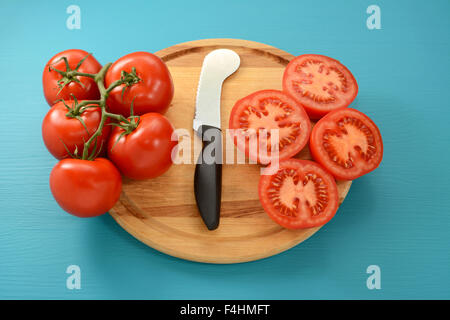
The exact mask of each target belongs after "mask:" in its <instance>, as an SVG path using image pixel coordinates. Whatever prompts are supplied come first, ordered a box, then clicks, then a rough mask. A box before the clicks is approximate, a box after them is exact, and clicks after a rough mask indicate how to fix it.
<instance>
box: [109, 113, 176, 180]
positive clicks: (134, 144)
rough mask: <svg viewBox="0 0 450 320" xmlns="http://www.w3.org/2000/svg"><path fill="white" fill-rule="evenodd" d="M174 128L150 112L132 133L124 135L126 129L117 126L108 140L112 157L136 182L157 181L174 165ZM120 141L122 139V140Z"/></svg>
mask: <svg viewBox="0 0 450 320" xmlns="http://www.w3.org/2000/svg"><path fill="white" fill-rule="evenodd" d="M173 130H174V129H173V127H172V125H171V124H170V122H169V120H167V118H166V117H164V116H163V115H161V114H159V113H154V112H153V113H147V114H144V115H143V116H141V117H140V120H139V124H138V126H137V128H136V129H134V130H133V131H132V132H131V133H129V134H126V135H124V136H122V137H121V138H120V139H119V137H120V135H121V134H122V133H123V132H124V130H123V129H122V128H119V127H116V128H114V129H113V131H112V132H111V136H110V138H109V141H108V157H109V159H111V161H112V162H114V164H115V165H116V166H117V167H118V168H119V170H120V171H121V172H122V174H123V175H125V176H127V177H129V178H132V179H149V178H155V177H158V176H160V175H162V174H163V173H164V172H166V171H167V170H168V169H169V168H170V166H171V165H172V157H171V155H172V150H173V149H174V148H175V147H176V145H177V143H178V142H177V141H172V139H171V138H172V133H173ZM118 139H119V140H118Z"/></svg>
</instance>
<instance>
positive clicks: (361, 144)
mask: <svg viewBox="0 0 450 320" xmlns="http://www.w3.org/2000/svg"><path fill="white" fill-rule="evenodd" d="M310 150H311V155H312V156H313V158H314V160H316V161H317V162H319V163H320V164H321V165H322V166H323V167H324V168H325V169H327V170H328V172H330V173H331V174H332V175H333V176H335V177H336V179H340V180H354V179H356V178H358V177H360V176H362V175H364V174H366V173H368V172H370V171H372V170H374V169H375V168H377V167H378V165H379V164H380V162H381V159H382V158H383V141H382V139H381V134H380V130H379V129H378V127H377V126H376V125H375V123H374V122H373V121H372V120H371V119H370V118H369V117H368V116H366V115H365V114H364V113H362V112H360V111H358V110H355V109H351V108H346V109H341V110H336V111H333V112H330V113H329V114H327V115H326V116H325V117H323V118H322V119H320V120H319V121H318V122H317V124H316V125H315V126H314V128H313V131H312V133H311V141H310Z"/></svg>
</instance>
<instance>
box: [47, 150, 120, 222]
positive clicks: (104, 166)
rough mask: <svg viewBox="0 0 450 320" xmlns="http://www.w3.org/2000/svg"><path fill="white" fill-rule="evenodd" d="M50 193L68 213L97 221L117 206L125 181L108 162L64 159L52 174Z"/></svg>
mask: <svg viewBox="0 0 450 320" xmlns="http://www.w3.org/2000/svg"><path fill="white" fill-rule="evenodd" d="M50 190H51V191H52V194H53V197H54V198H55V200H56V202H57V203H58V204H59V205H60V206H61V208H63V209H64V210H65V211H67V212H68V213H70V214H73V215H75V216H78V217H82V218H86V217H95V216H98V215H101V214H103V213H105V212H107V211H108V210H109V209H111V208H112V207H113V206H114V204H115V203H116V202H117V200H118V199H119V196H120V192H121V190H122V178H121V176H120V172H119V171H118V170H117V168H116V167H115V166H114V165H113V164H112V163H111V161H109V160H108V159H105V158H97V159H95V160H93V161H89V160H79V159H63V160H61V161H59V162H58V163H57V164H56V165H55V167H54V168H53V170H52V172H51V173H50Z"/></svg>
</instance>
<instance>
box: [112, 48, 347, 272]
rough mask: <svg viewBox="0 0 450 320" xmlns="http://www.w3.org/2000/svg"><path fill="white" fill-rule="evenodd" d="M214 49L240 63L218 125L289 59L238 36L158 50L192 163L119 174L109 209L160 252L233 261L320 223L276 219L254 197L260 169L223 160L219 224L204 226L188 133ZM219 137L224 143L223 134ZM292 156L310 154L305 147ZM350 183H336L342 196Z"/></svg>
mask: <svg viewBox="0 0 450 320" xmlns="http://www.w3.org/2000/svg"><path fill="white" fill-rule="evenodd" d="M218 48H228V49H232V50H234V51H235V52H237V53H238V54H239V56H240V58H241V66H240V68H239V69H238V70H237V71H236V73H234V74H233V75H231V76H230V77H229V78H228V79H227V80H226V81H225V83H224V85H223V91H222V105H221V108H222V109H221V111H222V114H221V117H222V129H226V128H228V119H229V116H230V111H231V109H232V107H233V105H234V103H235V101H236V100H238V99H240V98H242V97H244V96H246V95H248V94H250V93H252V92H254V91H257V90H261V89H281V78H282V75H283V71H284V68H285V66H286V65H287V64H288V62H289V61H290V59H292V58H293V57H294V56H293V55H291V54H289V53H287V52H284V51H282V50H280V49H277V48H274V47H271V46H268V45H265V44H261V43H257V42H252V41H246V40H235V39H207V40H198V41H192V42H186V43H182V44H178V45H175V46H172V47H169V48H166V49H163V50H161V51H159V52H157V53H156V55H158V56H159V57H161V58H162V59H163V60H164V61H165V63H166V64H167V66H168V67H169V70H170V73H171V74H172V77H173V82H174V86H175V95H174V98H173V101H172V104H171V107H170V108H169V111H168V112H167V113H166V116H167V117H168V118H169V119H170V121H171V122H172V124H173V125H174V127H175V128H184V129H186V132H187V133H188V134H189V136H190V137H189V136H188V135H186V136H183V137H182V139H185V140H183V146H185V145H187V144H190V143H191V146H192V147H191V149H192V152H191V155H192V157H190V159H191V164H174V165H172V167H171V168H170V169H169V171H167V172H166V173H165V174H163V175H162V176H160V177H158V178H156V179H150V180H144V181H133V180H130V179H126V178H124V181H123V182H124V183H123V191H122V195H121V197H120V200H119V201H118V203H117V204H116V205H115V206H114V208H113V209H111V211H110V214H111V216H112V217H113V218H114V219H115V220H116V221H117V222H118V223H119V224H120V225H121V226H122V227H123V228H124V229H125V230H127V231H128V232H129V233H130V234H131V235H133V236H134V237H136V238H137V239H139V240H140V241H142V242H144V243H145V244H147V245H149V246H150V247H152V248H155V249H156V250H159V251H161V252H164V253H167V254H169V255H172V256H175V257H178V258H182V259H187V260H192V261H198V262H208V263H238V262H246V261H252V260H257V259H261V258H265V257H270V256H272V255H275V254H277V253H280V252H282V251H284V250H287V249H289V248H291V247H293V246H295V245H297V244H299V243H300V242H302V241H304V240H306V239H307V238H309V237H310V236H311V235H313V234H314V233H315V232H317V230H319V229H320V228H319V227H317V228H309V229H302V230H295V231H294V230H287V229H284V228H282V227H280V226H278V225H277V224H276V223H275V222H273V221H272V220H271V219H270V218H269V217H268V216H267V214H266V213H265V212H264V210H263V209H262V207H261V205H260V203H259V200H258V181H259V177H260V167H259V165H256V164H248V163H247V164H229V165H228V164H225V165H223V184H222V209H221V210H222V211H221V220H220V226H219V228H218V229H216V230H214V231H208V230H207V229H206V227H205V226H204V224H203V221H202V219H201V217H200V215H199V213H198V211H197V207H196V204H195V196H194V184H193V181H194V169H195V165H194V163H195V161H196V159H197V154H198V152H197V154H194V151H193V150H194V147H193V144H194V141H193V140H194V139H198V138H197V137H196V136H195V135H194V134H193V130H192V119H193V117H194V108H195V98H196V91H197V84H198V80H199V76H200V70H201V66H202V62H203V58H204V57H205V55H206V54H207V53H209V52H210V51H212V50H215V49H218ZM223 141H224V148H226V140H225V136H224V140H223ZM197 142H199V140H197ZM228 147H230V146H228ZM231 150H235V148H232V149H231ZM188 151H189V150H188ZM197 151H198V150H197ZM297 157H299V158H302V159H310V155H309V150H308V148H305V149H304V150H303V151H302V152H301V153H300V154H299V155H297ZM350 185H351V182H338V188H339V195H340V202H342V201H343V200H344V198H345V196H346V195H347V192H348V190H349V188H350ZM338 214H339V213H338Z"/></svg>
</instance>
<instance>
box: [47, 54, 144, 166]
mask: <svg viewBox="0 0 450 320" xmlns="http://www.w3.org/2000/svg"><path fill="white" fill-rule="evenodd" d="M89 56H90V54H88V55H87V56H85V57H84V58H83V59H81V60H80V62H78V64H77V66H76V67H75V69H73V70H72V69H71V68H70V66H69V62H68V61H67V58H66V57H62V58H61V60H63V61H64V63H65V66H66V70H65V71H62V70H58V69H55V68H53V67H52V66H50V67H49V69H50V70H53V71H55V72H58V73H59V74H60V75H61V79H60V80H59V81H58V87H59V88H60V90H59V92H58V94H59V93H60V92H61V90H62V89H63V88H64V87H65V86H67V85H68V84H69V83H71V82H75V83H78V84H79V85H81V86H83V84H82V83H81V81H80V80H79V79H78V77H89V78H92V79H93V80H94V81H95V83H96V85H97V88H98V90H99V92H100V99H99V100H86V101H83V102H80V103H79V102H78V101H77V99H76V97H75V96H73V98H74V103H73V105H72V107H69V106H68V105H67V104H66V103H65V101H64V100H63V99H61V100H58V101H62V102H63V103H64V105H65V107H66V108H67V110H68V112H67V114H66V117H70V118H76V119H78V120H79V121H80V122H81V124H82V125H83V126H84V127H85V128H86V125H85V123H84V121H83V119H82V118H81V114H82V113H83V112H84V110H86V108H92V107H99V108H100V110H101V119H100V124H99V126H98V128H97V130H96V131H95V132H94V133H93V134H92V136H90V137H89V139H88V141H86V142H85V143H84V147H83V154H82V155H81V156H79V155H78V154H77V153H78V150H75V152H74V154H72V153H70V152H69V150H67V147H66V150H67V151H68V153H69V155H70V156H72V157H73V158H79V159H82V160H94V159H95V158H96V157H97V155H98V152H97V149H98V150H99V151H100V150H101V148H102V146H100V147H98V146H97V137H98V136H100V135H101V133H102V130H103V127H104V126H105V123H106V119H107V118H111V119H113V120H115V121H117V122H112V123H109V125H112V126H117V127H120V128H122V129H123V130H124V131H123V132H122V134H121V135H120V136H119V138H118V139H117V141H119V140H120V138H122V137H123V136H124V135H126V134H129V133H131V132H132V131H133V130H134V129H136V128H137V126H138V124H139V116H134V115H133V102H132V103H131V110H130V111H131V116H130V117H129V118H128V119H127V118H125V117H124V116H123V115H121V114H115V113H110V112H108V110H107V106H106V99H107V98H108V96H109V93H110V92H111V91H112V90H113V89H114V88H116V87H118V86H121V85H124V86H123V89H122V98H123V95H124V93H125V91H126V90H127V89H128V88H129V87H131V86H132V85H134V84H136V83H139V82H140V81H141V79H140V78H139V76H138V75H137V73H136V68H134V67H133V68H132V69H131V72H126V71H122V72H121V76H120V79H118V80H116V81H114V82H113V83H111V85H110V86H109V87H108V88H105V84H104V80H105V75H106V72H107V71H108V69H109V68H110V67H111V65H112V63H111V62H110V63H107V64H105V65H104V66H103V67H102V68H101V69H100V71H99V72H98V73H95V74H91V73H84V72H79V71H78V69H79V67H80V66H81V65H82V64H83V62H84V60H86V58H87V57H89ZM86 131H87V128H86ZM88 134H89V132H88ZM117 141H116V143H117ZM92 143H94V146H93V150H92V151H91V153H90V154H89V148H90V147H91V145H92Z"/></svg>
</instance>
